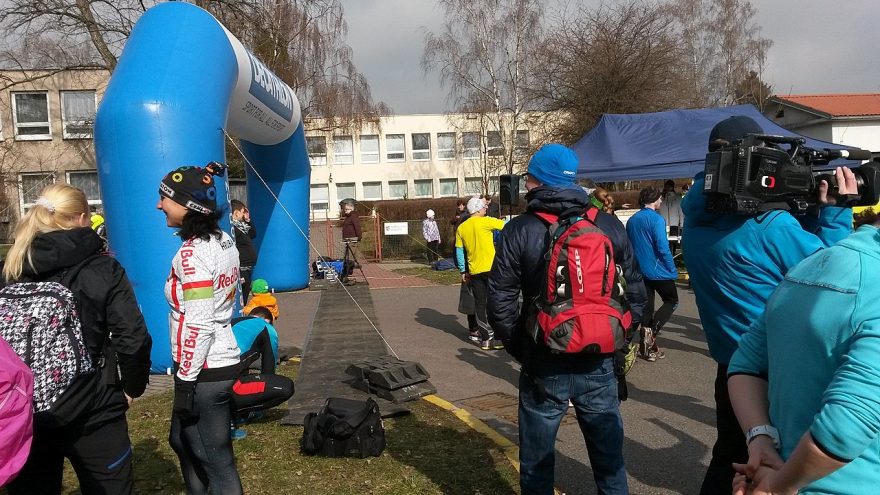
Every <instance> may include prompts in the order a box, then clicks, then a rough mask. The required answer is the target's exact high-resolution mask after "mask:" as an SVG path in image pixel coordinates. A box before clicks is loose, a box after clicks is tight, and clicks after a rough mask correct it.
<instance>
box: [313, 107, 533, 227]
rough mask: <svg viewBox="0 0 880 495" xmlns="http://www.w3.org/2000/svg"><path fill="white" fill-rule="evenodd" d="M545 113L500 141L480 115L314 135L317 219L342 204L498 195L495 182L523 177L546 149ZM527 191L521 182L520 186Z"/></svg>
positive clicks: (394, 119) (384, 120) (388, 122)
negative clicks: (506, 175) (535, 152)
mask: <svg viewBox="0 0 880 495" xmlns="http://www.w3.org/2000/svg"><path fill="white" fill-rule="evenodd" d="M546 118H547V114H544V113H533V114H530V116H529V118H524V119H522V121H521V122H523V123H522V124H521V125H517V126H516V128H513V126H512V125H508V126H506V127H507V128H508V129H509V130H508V131H506V132H505V134H507V135H502V131H498V130H495V129H497V128H498V127H497V126H494V125H491V126H490V125H485V123H484V122H482V119H481V117H479V116H469V115H467V114H451V115H450V114H431V115H392V116H385V117H381V119H380V121H379V123H378V124H376V125H372V126H368V127H365V128H363V129H359V130H356V131H353V132H351V131H341V130H337V131H333V132H322V131H314V130H312V131H309V130H308V129H309V127H310V126H309V123H308V122H306V129H307V130H306V141H307V145H308V150H309V159H310V161H311V165H312V178H311V194H310V198H309V202H310V207H311V211H312V218H313V219H316V220H318V219H322V218H327V217H331V218H332V217H336V216H337V215H338V211H339V205H338V203H339V201H341V200H343V199H346V198H353V199H355V200H357V201H377V200H392V199H420V198H451V197H466V196H470V195H474V194H486V193H488V194H497V192H498V189H499V186H498V183H499V181H498V176H499V175H500V174H503V173H507V168H508V167H507V163H508V162H507V161H506V160H505V157H508V158H510V157H512V158H513V159H512V161H511V163H512V168H513V172H514V173H520V172H522V171H524V169H525V164H526V161H527V159H528V156H529V155H530V154H531V151H532V150H533V149H534V148H535V147H537V146H539V145H540V144H542V141H543V140H544V135H545V133H544V128H545V123H546ZM511 148H512V153H511V154H510V155H508V150H509V149H511ZM522 187H523V185H522V184H521V188H522Z"/></svg>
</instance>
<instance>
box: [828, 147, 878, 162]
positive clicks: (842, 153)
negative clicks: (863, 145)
mask: <svg viewBox="0 0 880 495" xmlns="http://www.w3.org/2000/svg"><path fill="white" fill-rule="evenodd" d="M823 151H824V153H823V155H824V156H823V157H822V158H825V159H827V160H836V159H838V158H846V159H848V160H870V159H872V158H873V156H872V154H871V152H870V151H868V150H862V149H859V148H853V149H850V150H828V149H826V150H823Z"/></svg>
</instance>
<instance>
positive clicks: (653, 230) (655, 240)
mask: <svg viewBox="0 0 880 495" xmlns="http://www.w3.org/2000/svg"><path fill="white" fill-rule="evenodd" d="M626 235H627V236H628V237H629V243H630V244H632V247H633V252H634V253H635V255H636V260H638V262H639V269H640V270H641V271H642V276H643V277H644V278H645V279H647V280H676V279H678V270H677V269H676V268H675V263H674V262H673V261H672V252H670V251H669V238H668V237H667V236H666V220H664V219H663V216H662V215H660V214H659V213H657V212H656V211H654V210H652V209H650V208H642V209H641V210H639V211H638V212H637V213H636V214H635V215H633V216H632V217H630V219H629V220H627V222H626Z"/></svg>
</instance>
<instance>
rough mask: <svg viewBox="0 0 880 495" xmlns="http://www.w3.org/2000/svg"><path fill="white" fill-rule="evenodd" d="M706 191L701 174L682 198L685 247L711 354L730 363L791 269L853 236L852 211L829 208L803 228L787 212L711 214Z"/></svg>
mask: <svg viewBox="0 0 880 495" xmlns="http://www.w3.org/2000/svg"><path fill="white" fill-rule="evenodd" d="M702 192H703V178H702V173H700V174H698V175H697V177H696V178H695V182H694V186H693V187H692V188H691V189H690V191H689V192H688V194H687V196H685V198H684V200H683V201H682V208H683V209H684V214H685V217H684V232H683V234H682V252H683V256H684V263H685V266H687V270H688V274H689V276H690V281H691V286H692V287H693V289H694V295H695V296H696V300H697V309H698V310H699V312H700V320H701V322H702V324H703V330H704V331H705V332H706V341H707V343H708V344H709V352H710V353H711V354H712V358H713V359H715V361H717V362H718V363H720V364H727V363H729V362H730V356H732V355H733V351H735V350H736V346H737V343H738V342H739V339H740V336H741V335H742V334H744V333H745V332H746V330H748V328H749V325H751V324H752V322H754V321H755V320H756V319H757V318H758V316H759V315H760V314H761V312H762V311H764V305H765V304H766V302H767V298H769V297H770V294H771V293H772V292H773V290H774V289H776V287H777V286H778V285H779V283H780V282H782V278H783V277H784V276H785V274H786V273H787V272H788V270H789V269H790V268H792V267H793V266H795V265H796V264H798V263H800V262H801V261H802V260H803V259H804V258H806V257H807V256H809V255H811V254H813V253H815V252H816V251H818V250H820V249H822V248H824V247H828V246H831V245H834V244H836V243H837V242H838V241H840V240H842V239H844V238H846V236H848V235H849V234H850V233H852V209H851V208H837V207H833V206H827V207H824V208H822V209H821V210H820V213H819V217H818V219H815V221H814V223H815V224H814V225H802V224H801V223H800V222H799V221H798V220H797V219H796V218H795V217H794V216H792V215H791V214H790V213H788V212H786V211H771V212H768V213H763V214H760V215H756V216H745V215H715V214H709V213H707V212H706V202H705V198H704V196H703V194H702ZM804 221H806V218H805V219H804Z"/></svg>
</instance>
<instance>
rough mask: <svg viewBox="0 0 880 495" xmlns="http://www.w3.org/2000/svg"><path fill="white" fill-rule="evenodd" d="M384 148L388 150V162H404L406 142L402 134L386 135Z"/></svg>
mask: <svg viewBox="0 0 880 495" xmlns="http://www.w3.org/2000/svg"><path fill="white" fill-rule="evenodd" d="M385 148H386V149H387V150H388V161H389V162H402V161H404V160H406V141H405V140H404V135H403V134H386V135H385Z"/></svg>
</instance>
